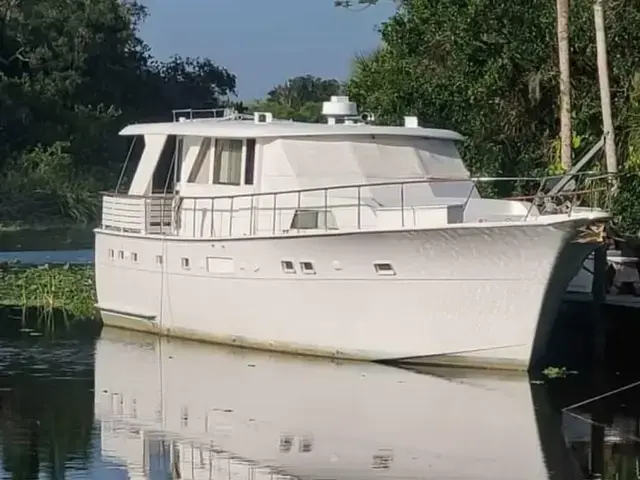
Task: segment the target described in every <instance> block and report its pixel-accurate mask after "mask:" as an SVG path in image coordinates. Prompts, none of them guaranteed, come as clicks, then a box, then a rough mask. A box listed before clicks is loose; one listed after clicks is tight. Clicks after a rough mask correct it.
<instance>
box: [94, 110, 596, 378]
mask: <svg viewBox="0 0 640 480" xmlns="http://www.w3.org/2000/svg"><path fill="white" fill-rule="evenodd" d="M325 113H326V114H327V116H328V118H329V120H330V121H329V122H328V123H327V124H305V123H296V122H289V121H279V120H275V119H273V118H272V117H271V115H270V114H266V113H256V114H255V115H254V116H252V117H246V116H242V115H237V114H234V113H233V112H228V111H227V112H223V116H222V117H220V118H209V119H192V118H190V117H189V118H184V117H181V118H179V119H178V121H176V122H170V123H154V124H139V125H131V126H129V127H126V128H125V129H124V130H123V131H122V132H121V134H122V135H133V136H138V137H141V138H142V139H143V143H144V149H143V150H142V154H141V156H140V161H139V164H138V165H137V168H136V171H135V175H134V177H133V179H132V181H131V183H130V186H129V189H128V192H127V193H113V194H105V195H104V201H103V214H102V224H101V226H100V228H98V229H97V230H96V245H95V252H96V259H95V262H96V282H97V294H98V302H99V303H98V306H99V308H100V310H101V312H102V316H103V320H104V321H105V323H106V324H111V325H117V326H123V327H127V328H133V329H138V330H149V331H154V332H157V333H161V334H166V335H173V336H181V337H185V338H195V339H200V340H208V341H213V342H220V343H227V344H232V345H243V346H250V347H256V348H263V349H271V350H281V351H288V352H298V353H308V354H313V355H323V356H331V357H340V358H356V359H366V360H392V359H394V360H398V359H403V360H408V361H417V362H433V363H453V364H459V363H463V364H470V365H482V366H486V365H492V366H503V367H509V368H512V367H515V368H527V367H528V366H530V365H532V364H534V363H536V362H538V361H539V360H540V359H541V358H542V357H543V354H544V348H545V345H546V339H547V335H548V333H549V331H550V328H551V326H552V321H553V319H554V318H555V314H556V310H557V308H558V305H559V302H560V301H561V297H562V295H563V294H564V291H565V289H566V286H567V284H568V282H569V281H570V280H571V278H572V277H573V276H574V275H575V274H576V272H577V271H578V268H579V266H580V265H581V263H582V261H583V260H584V258H585V256H586V255H588V254H589V252H590V251H591V250H592V249H593V244H591V243H588V242H587V243H584V241H585V240H584V238H582V239H581V241H582V243H575V242H574V241H575V240H576V239H577V237H578V236H580V235H582V236H583V237H584V232H583V233H580V232H581V231H582V229H584V228H586V227H588V226H589V225H591V224H592V223H593V222H595V221H599V220H606V219H607V218H608V215H607V213H606V212H603V211H598V210H593V209H586V208H579V207H576V206H575V204H574V202H571V199H569V200H570V201H569V202H568V203H567V206H568V207H567V208H565V209H559V210H557V211H556V213H546V212H542V211H540V210H539V209H538V207H537V206H536V205H534V203H532V202H527V201H520V200H518V201H516V200H497V199H492V198H482V197H481V195H480V193H479V192H481V191H483V188H485V187H486V188H492V187H495V186H496V181H495V180H488V179H472V178H470V175H469V172H468V170H467V169H466V167H465V165H464V163H463V161H462V159H461V158H460V155H459V153H458V150H457V147H456V143H455V142H456V141H459V140H462V137H461V136H460V135H459V134H457V133H455V132H451V131H446V130H437V129H425V128H420V127H418V126H417V120H416V119H415V118H413V117H407V118H405V126H402V127H383V126H374V125H369V124H367V123H364V122H363V121H362V118H364V117H365V115H363V116H358V115H355V113H356V108H355V105H353V104H352V103H350V102H348V99H347V98H345V97H333V98H332V100H331V101H330V102H325ZM189 115H191V116H192V113H189ZM368 118H369V119H370V118H371V116H370V115H368ZM138 145H140V144H139V143H138ZM512 180H513V179H512ZM529 180H532V179H529ZM523 181H526V180H523ZM538 183H539V182H538ZM498 188H499V184H498Z"/></svg>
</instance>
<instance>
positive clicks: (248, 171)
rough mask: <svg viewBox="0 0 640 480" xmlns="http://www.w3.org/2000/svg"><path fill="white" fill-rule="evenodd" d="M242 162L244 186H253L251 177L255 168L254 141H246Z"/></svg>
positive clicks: (250, 139)
mask: <svg viewBox="0 0 640 480" xmlns="http://www.w3.org/2000/svg"><path fill="white" fill-rule="evenodd" d="M246 152H247V153H246V154H245V160H244V184H245V185H253V175H254V170H255V168H256V140H255V138H248V139H247V149H246Z"/></svg>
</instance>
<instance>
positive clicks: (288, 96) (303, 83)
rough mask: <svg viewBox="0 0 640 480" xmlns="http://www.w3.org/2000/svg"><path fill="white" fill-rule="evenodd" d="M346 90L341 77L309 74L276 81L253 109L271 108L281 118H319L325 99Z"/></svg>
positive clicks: (304, 120) (301, 120)
mask: <svg viewBox="0 0 640 480" xmlns="http://www.w3.org/2000/svg"><path fill="white" fill-rule="evenodd" d="M343 91H344V87H343V85H342V84H341V83H340V82H339V81H338V80H335V79H323V78H319V77H314V76H312V75H305V76H301V77H295V78H291V79H289V80H287V81H286V82H285V83H283V84H281V85H276V86H275V87H273V88H272V89H271V90H270V91H269V92H268V93H267V97H266V98H265V99H264V100H260V101H258V102H255V103H254V104H253V105H251V106H250V109H251V110H253V111H263V112H270V113H272V114H273V115H274V116H275V117H277V118H286V119H292V120H295V121H299V122H319V121H321V120H322V102H324V101H327V100H329V98H330V97H331V96H332V95H339V94H340V93H342V92H343Z"/></svg>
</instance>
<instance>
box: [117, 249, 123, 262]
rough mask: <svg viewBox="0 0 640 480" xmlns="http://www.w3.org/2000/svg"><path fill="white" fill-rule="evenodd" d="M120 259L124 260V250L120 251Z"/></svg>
mask: <svg viewBox="0 0 640 480" xmlns="http://www.w3.org/2000/svg"><path fill="white" fill-rule="evenodd" d="M118 259H119V260H124V252H123V251H122V250H118Z"/></svg>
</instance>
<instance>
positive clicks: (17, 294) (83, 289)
mask: <svg viewBox="0 0 640 480" xmlns="http://www.w3.org/2000/svg"><path fill="white" fill-rule="evenodd" d="M95 304H96V291H95V276H94V267H93V265H71V264H55V265H30V264H21V263H13V262H3V263H0V309H9V310H13V311H14V312H15V311H17V312H20V314H21V320H23V321H24V322H29V323H33V320H34V319H35V320H36V323H37V324H38V326H40V327H43V328H44V329H45V330H48V329H54V328H55V326H56V325H64V326H67V327H68V326H70V325H71V324H73V323H83V322H89V323H95V322H98V323H99V322H100V317H99V314H98V312H97V310H96V308H95ZM14 317H15V315H14Z"/></svg>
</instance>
